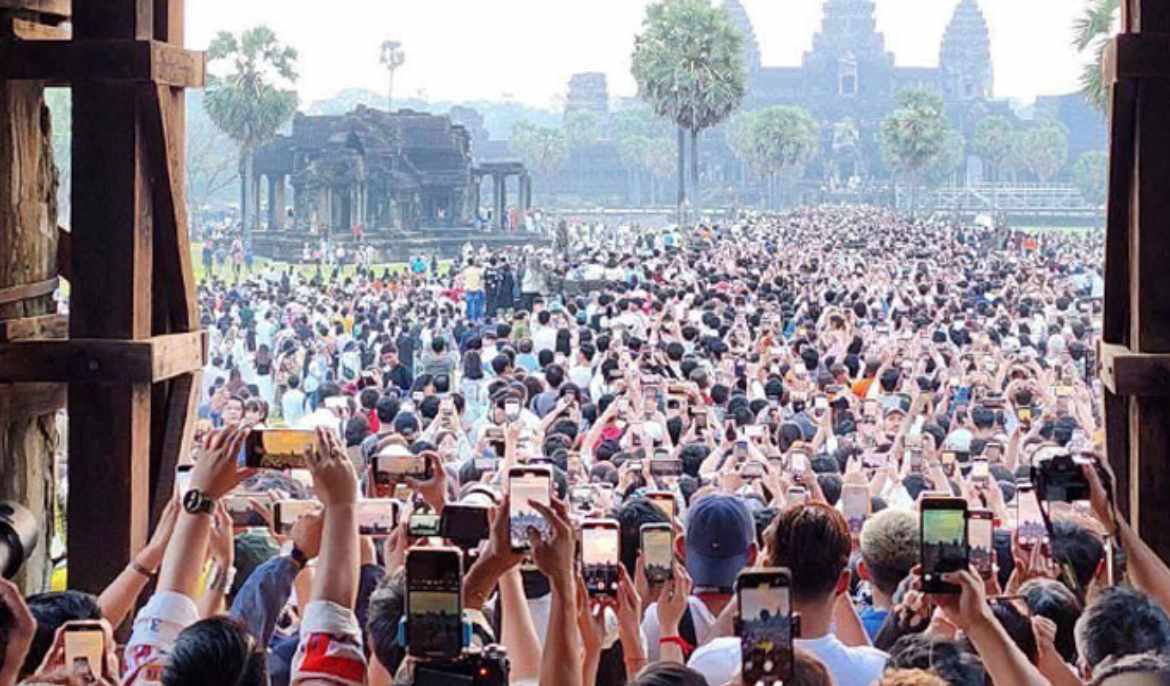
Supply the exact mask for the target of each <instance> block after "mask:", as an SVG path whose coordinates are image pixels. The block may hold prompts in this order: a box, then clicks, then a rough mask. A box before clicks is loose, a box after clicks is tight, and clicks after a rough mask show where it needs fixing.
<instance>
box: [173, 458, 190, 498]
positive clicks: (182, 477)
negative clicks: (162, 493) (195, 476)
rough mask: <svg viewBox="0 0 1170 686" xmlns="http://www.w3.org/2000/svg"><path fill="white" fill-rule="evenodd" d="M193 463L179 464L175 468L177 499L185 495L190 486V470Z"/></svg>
mask: <svg viewBox="0 0 1170 686" xmlns="http://www.w3.org/2000/svg"><path fill="white" fill-rule="evenodd" d="M193 468H194V465H189V464H181V465H179V466H178V467H176V468H175V490H176V491H178V492H179V499H180V500H182V498H183V496H185V495H187V491H188V490H189V489H190V488H191V470H192V469H193Z"/></svg>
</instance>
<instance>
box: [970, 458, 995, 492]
mask: <svg viewBox="0 0 1170 686" xmlns="http://www.w3.org/2000/svg"><path fill="white" fill-rule="evenodd" d="M971 479H972V480H973V481H975V483H977V484H979V485H980V486H987V483H988V481H990V480H991V468H990V467H988V464H987V460H984V459H975V460H972V461H971Z"/></svg>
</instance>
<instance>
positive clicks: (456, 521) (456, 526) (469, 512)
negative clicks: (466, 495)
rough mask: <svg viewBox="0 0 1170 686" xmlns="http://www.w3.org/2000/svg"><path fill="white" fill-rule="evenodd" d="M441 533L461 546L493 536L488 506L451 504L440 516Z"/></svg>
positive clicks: (473, 543) (470, 544)
mask: <svg viewBox="0 0 1170 686" xmlns="http://www.w3.org/2000/svg"><path fill="white" fill-rule="evenodd" d="M439 535H440V536H442V537H443V538H446V539H449V540H451V541H453V542H455V543H457V544H458V545H460V547H464V546H465V544H468V545H467V547H470V546H472V545H475V544H477V543H479V542H480V541H484V540H487V539H488V538H489V537H490V536H491V529H490V524H489V522H488V510H487V508H486V507H478V506H476V505H456V504H451V505H447V506H446V507H444V508H443V515H442V516H441V517H440V518H439Z"/></svg>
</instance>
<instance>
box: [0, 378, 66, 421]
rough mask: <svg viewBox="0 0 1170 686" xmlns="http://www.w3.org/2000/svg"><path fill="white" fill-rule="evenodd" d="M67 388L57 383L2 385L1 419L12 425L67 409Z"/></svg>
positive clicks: (0, 392)
mask: <svg viewBox="0 0 1170 686" xmlns="http://www.w3.org/2000/svg"><path fill="white" fill-rule="evenodd" d="M65 398H66V388H65V385H64V384H57V383H21V384H0V417H4V420H5V421H6V422H8V423H10V424H15V423H17V422H20V421H24V420H26V419H32V418H34V417H40V416H42V415H46V414H53V413H55V412H56V411H57V410H60V409H61V408H63V407H65Z"/></svg>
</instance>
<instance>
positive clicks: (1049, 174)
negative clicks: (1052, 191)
mask: <svg viewBox="0 0 1170 686" xmlns="http://www.w3.org/2000/svg"><path fill="white" fill-rule="evenodd" d="M1020 145H1021V146H1022V149H1021V150H1020V153H1021V157H1022V159H1023V160H1024V161H1025V163H1026V164H1027V168H1028V170H1029V171H1031V172H1032V173H1033V174H1035V175H1036V176H1037V177H1039V178H1040V180H1041V181H1043V182H1046V183H1047V182H1048V181H1050V180H1051V179H1052V178H1053V177H1054V176H1056V175H1057V174H1059V173H1060V170H1061V169H1064V165H1065V163H1066V162H1068V132H1067V131H1066V130H1065V128H1064V127H1063V126H1061V125H1060V124H1059V123H1057V122H1054V121H1047V122H1043V123H1041V124H1040V125H1039V126H1036V127H1033V128H1031V129H1027V130H1026V131H1024V134H1023V136H1022V137H1021V138H1020Z"/></svg>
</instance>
